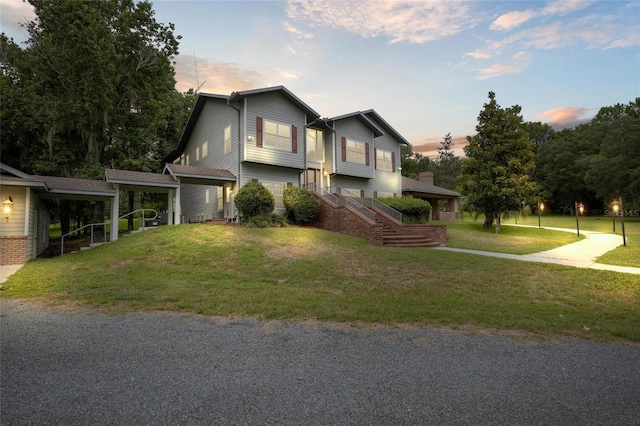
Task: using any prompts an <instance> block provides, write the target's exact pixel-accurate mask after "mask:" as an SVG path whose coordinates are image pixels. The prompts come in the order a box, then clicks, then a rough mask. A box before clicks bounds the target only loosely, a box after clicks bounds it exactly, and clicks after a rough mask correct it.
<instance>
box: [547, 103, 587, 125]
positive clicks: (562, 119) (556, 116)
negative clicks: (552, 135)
mask: <svg viewBox="0 0 640 426" xmlns="http://www.w3.org/2000/svg"><path fill="white" fill-rule="evenodd" d="M588 111H589V110H588V109H587V108H572V107H563V108H556V109H551V110H549V111H545V112H543V113H542V114H540V115H539V116H538V118H539V119H540V120H542V121H544V122H546V123H547V124H549V125H550V126H551V127H553V128H554V129H555V130H562V129H567V128H571V127H575V126H577V125H579V124H584V123H586V122H588V121H589V120H590V118H585V117H584V115H585V114H586V113H587V112H588Z"/></svg>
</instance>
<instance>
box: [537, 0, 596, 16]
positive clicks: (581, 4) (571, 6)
mask: <svg viewBox="0 0 640 426" xmlns="http://www.w3.org/2000/svg"><path fill="white" fill-rule="evenodd" d="M592 3H594V2H593V1H587V0H556V1H552V2H549V3H548V4H547V5H546V6H545V8H544V9H542V14H543V15H556V14H557V15H565V14H567V13H571V12H575V11H576V10H581V9H585V8H587V7H589V6H591V4H592Z"/></svg>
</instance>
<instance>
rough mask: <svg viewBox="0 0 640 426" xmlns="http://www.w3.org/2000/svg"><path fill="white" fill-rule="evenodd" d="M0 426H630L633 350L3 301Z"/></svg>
mask: <svg viewBox="0 0 640 426" xmlns="http://www.w3.org/2000/svg"><path fill="white" fill-rule="evenodd" d="M0 308H1V314H0V315H1V318H0V320H1V322H0V324H1V328H0V356H1V358H0V367H1V369H0V373H1V376H0V410H1V411H0V422H1V423H2V424H3V425H21V424H64V425H75V424H85V425H86V424H92V425H94V424H113V425H115V424H117V425H129V424H153V425H164V424H166V425H176V424H180V425H189V424H221V425H222V424H224V425H248V424H274V425H301V424H305V425H308V424H310V425H328V424H340V425H345V424H346V425H351V424H352V425H365V424H366V425H376V424H380V425H389V424H399V425H402V424H407V425H409V424H411V425H414V424H434V425H435V424H437V425H442V424H465V425H466V424H518V425H526V424H532V425H533V424H535V425H540V424H563V425H570V424H575V425H610V424H615V425H631V424H636V425H637V424H640V346H638V345H626V344H598V343H592V342H584V341H578V340H563V341H559V342H540V341H537V342H535V341H531V340H528V341H523V340H519V339H513V338H509V337H501V336H497V335H489V334H482V335H480V334H469V333H464V332H460V331H447V330H438V329H389V328H369V329H356V328H350V327H344V326H327V325H320V324H283V323H279V322H257V321H247V320H225V319H211V318H201V317H180V316H176V315H155V314H127V315H118V316H104V315H99V314H78V313H65V312H59V311H58V312H54V311H51V310H47V309H43V308H41V307H38V306H35V305H31V304H26V303H24V302H17V301H11V300H2V301H0Z"/></svg>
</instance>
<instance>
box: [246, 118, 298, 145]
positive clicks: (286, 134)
mask: <svg viewBox="0 0 640 426" xmlns="http://www.w3.org/2000/svg"><path fill="white" fill-rule="evenodd" d="M256 146H257V147H259V148H262V147H263V146H266V147H270V148H276V149H282V150H286V151H291V152H293V153H294V154H295V153H297V152H298V128H297V127H296V126H290V125H288V124H283V123H277V122H275V121H270V120H264V119H263V118H262V117H256Z"/></svg>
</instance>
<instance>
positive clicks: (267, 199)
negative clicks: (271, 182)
mask: <svg viewBox="0 0 640 426" xmlns="http://www.w3.org/2000/svg"><path fill="white" fill-rule="evenodd" d="M235 204H236V208H237V209H238V211H239V212H240V215H241V216H242V218H243V220H245V221H247V220H248V219H250V218H252V217H253V216H257V215H270V214H271V213H272V212H273V209H274V207H275V204H276V201H275V198H274V197H273V194H272V193H271V191H269V190H268V189H267V188H265V187H264V186H262V185H260V184H259V183H257V182H249V183H247V184H246V185H244V186H243V187H242V188H240V189H239V190H238V193H237V194H236V196H235Z"/></svg>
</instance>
